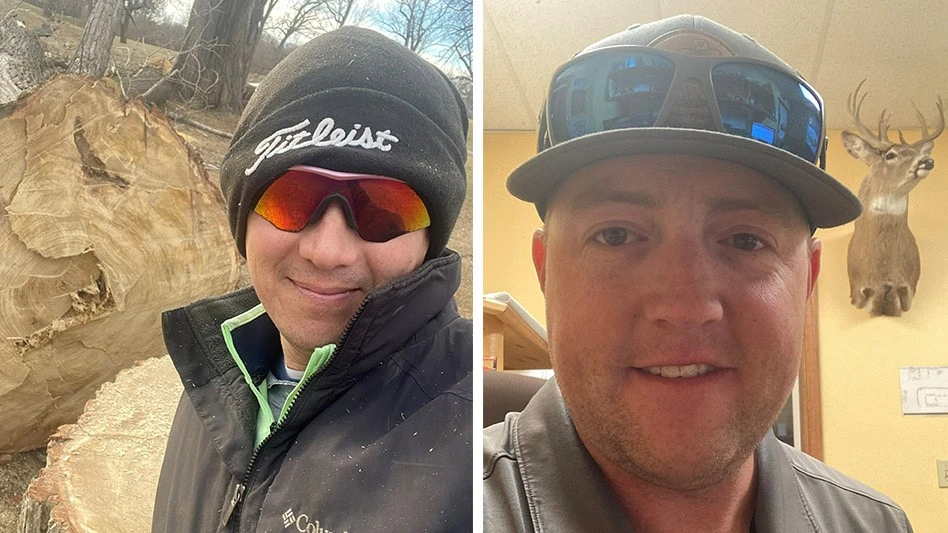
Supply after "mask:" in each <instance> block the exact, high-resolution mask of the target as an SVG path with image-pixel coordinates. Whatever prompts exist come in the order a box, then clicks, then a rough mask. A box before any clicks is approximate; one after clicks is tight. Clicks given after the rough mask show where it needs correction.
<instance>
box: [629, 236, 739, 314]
mask: <svg viewBox="0 0 948 533" xmlns="http://www.w3.org/2000/svg"><path fill="white" fill-rule="evenodd" d="M652 259H653V261H652V263H653V264H652V265H651V269H650V270H651V272H652V276H650V279H649V280H647V281H646V283H649V284H650V285H651V287H649V288H648V289H647V290H646V294H647V295H648V296H649V297H648V298H646V302H645V316H646V318H648V319H649V320H652V321H655V322H657V323H659V324H660V325H662V326H665V327H673V328H676V329H680V330H683V331H687V330H694V329H696V328H699V327H701V326H703V325H706V324H708V323H712V322H716V321H718V320H721V318H723V316H724V307H723V304H722V303H721V300H720V297H719V292H718V290H719V283H717V281H718V279H717V276H718V275H717V274H716V273H715V267H714V259H713V258H712V257H710V255H709V254H708V253H707V252H706V251H704V250H703V249H702V248H701V247H700V246H699V245H697V244H695V243H682V242H678V243H673V242H667V243H664V244H663V245H662V246H661V251H660V252H659V253H658V254H656V255H655V256H653V258H652ZM643 281H645V280H643Z"/></svg>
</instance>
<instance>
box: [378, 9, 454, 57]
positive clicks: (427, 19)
mask: <svg viewBox="0 0 948 533" xmlns="http://www.w3.org/2000/svg"><path fill="white" fill-rule="evenodd" d="M450 15H451V7H450V1H448V0H394V1H393V2H391V4H390V5H389V7H388V8H387V9H382V10H379V11H378V12H376V14H375V23H376V24H378V25H379V27H380V28H382V29H383V30H385V31H387V32H388V33H391V34H392V35H395V36H396V37H398V41H399V42H401V43H402V44H404V45H405V46H407V47H408V48H410V49H411V50H412V51H413V52H416V53H421V52H424V51H425V50H427V49H428V48H431V47H432V46H434V45H436V44H439V43H442V42H443V40H444V38H445V36H446V34H447V33H448V29H447V24H448V20H449V18H450Z"/></svg>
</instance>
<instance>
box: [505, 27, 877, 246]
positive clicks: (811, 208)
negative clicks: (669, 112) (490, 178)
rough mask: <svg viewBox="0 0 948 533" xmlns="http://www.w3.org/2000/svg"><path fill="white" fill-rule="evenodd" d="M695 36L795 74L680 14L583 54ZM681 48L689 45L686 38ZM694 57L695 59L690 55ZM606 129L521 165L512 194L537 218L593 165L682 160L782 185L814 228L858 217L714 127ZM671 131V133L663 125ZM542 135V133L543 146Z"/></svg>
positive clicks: (807, 167)
mask: <svg viewBox="0 0 948 533" xmlns="http://www.w3.org/2000/svg"><path fill="white" fill-rule="evenodd" d="M686 36H687V37H689V38H694V39H695V40H698V41H700V42H701V44H704V45H706V46H707V48H706V49H705V51H707V49H710V50H712V51H714V52H720V55H721V56H724V57H733V58H735V60H736V61H739V60H740V58H749V59H753V60H755V61H763V62H766V63H770V64H772V65H774V67H776V68H778V69H782V70H784V71H791V72H794V71H793V69H792V68H791V67H790V66H789V65H787V64H786V63H784V62H783V61H782V60H781V59H780V58H779V57H777V56H776V55H774V54H773V52H771V51H770V50H767V49H766V48H765V47H763V46H761V45H760V44H758V43H757V42H756V41H754V40H753V39H752V38H750V37H749V36H747V35H743V34H740V33H738V32H735V31H734V30H732V29H730V28H728V27H726V26H723V25H721V24H718V23H717V22H714V21H712V20H709V19H707V18H704V17H700V16H695V15H678V16H674V17H670V18H667V19H662V20H658V21H655V22H650V23H648V24H641V25H635V26H632V27H630V28H629V29H627V30H625V31H622V32H619V33H617V34H615V35H611V36H609V37H606V38H604V39H602V40H600V41H598V42H596V43H593V44H591V45H589V46H588V47H586V48H585V49H584V50H583V51H582V52H580V55H582V54H585V53H588V52H591V51H595V50H597V49H600V48H606V47H612V46H621V45H636V46H643V47H654V48H656V49H662V50H668V51H671V50H673V49H674V48H675V47H676V46H682V45H681V42H682V37H686ZM684 42H685V43H686V44H688V43H690V41H688V40H687V39H685V40H684ZM689 55H695V54H689ZM657 126H659V127H646V128H622V129H614V130H607V131H603V132H599V133H593V134H589V135H585V136H582V137H578V138H575V139H572V140H569V141H565V142H561V143H558V144H556V145H554V146H552V147H550V148H546V149H545V150H543V151H541V152H540V153H538V154H537V155H536V156H535V157H533V158H532V159H530V160H528V161H527V162H525V163H523V164H522V165H520V166H519V167H518V168H517V169H516V170H514V171H513V173H511V174H510V176H509V177H508V178H507V189H508V190H509V191H510V193H511V194H513V195H514V196H516V197H517V198H520V199H521V200H525V201H528V202H533V203H534V204H535V205H536V208H537V212H538V213H539V214H540V218H541V219H542V218H544V217H545V215H546V206H547V204H548V202H549V200H550V199H551V198H552V197H553V195H554V194H555V193H556V191H557V189H558V188H559V186H560V185H561V184H562V182H563V181H564V180H565V179H566V178H567V177H569V175H570V174H572V173H573V172H575V171H576V170H579V169H580V168H582V167H584V166H586V165H588V164H590V163H595V162H597V161H601V160H604V159H609V158H613V157H619V156H624V155H636V154H673V155H674V154H680V155H691V156H700V157H707V158H711V159H720V160H724V161H730V162H734V163H739V164H742V165H745V166H747V167H750V168H753V169H755V170H757V171H759V172H761V173H763V174H764V175H766V176H768V177H770V178H772V179H773V180H774V181H776V182H777V183H779V184H780V185H782V186H783V187H785V188H786V189H787V190H789V191H790V192H791V193H792V194H794V195H795V196H796V197H797V199H798V200H799V202H800V204H801V206H802V207H803V210H804V212H805V215H806V217H807V220H808V222H809V224H810V226H811V228H814V229H815V228H830V227H834V226H839V225H842V224H846V223H847V222H851V221H853V220H855V219H856V218H857V217H858V216H859V214H860V213H861V212H862V205H861V204H860V203H859V199H858V198H856V196H855V195H853V193H852V192H851V191H850V190H849V189H848V188H846V186H844V185H843V184H841V183H840V182H838V181H836V179H834V178H833V177H832V176H830V175H829V174H827V173H826V172H825V171H823V170H822V169H820V168H819V167H818V166H817V165H815V164H813V163H811V162H809V161H806V160H804V159H802V158H800V157H797V156H795V155H793V154H791V153H789V152H786V151H784V150H781V149H779V148H775V147H773V146H771V145H768V144H765V143H762V142H759V141H755V140H752V139H747V138H744V137H738V136H736V135H731V134H727V133H723V132H721V131H716V130H711V129H691V128H690V127H685V126H680V125H677V124H674V125H673V124H658V125H657ZM662 126H676V127H662ZM543 135H544V131H543V130H541V132H540V141H541V142H539V143H538V144H540V145H542V144H543Z"/></svg>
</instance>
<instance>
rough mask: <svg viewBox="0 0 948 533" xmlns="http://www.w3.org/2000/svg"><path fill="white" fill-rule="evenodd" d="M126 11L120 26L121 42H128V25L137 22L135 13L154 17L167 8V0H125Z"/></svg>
mask: <svg viewBox="0 0 948 533" xmlns="http://www.w3.org/2000/svg"><path fill="white" fill-rule="evenodd" d="M124 2H125V11H124V13H123V14H122V23H121V25H120V27H119V42H121V43H125V42H127V40H128V39H127V36H128V25H129V23H131V24H135V18H134V17H135V13H136V12H137V13H139V14H140V15H143V16H144V17H145V18H153V17H155V16H157V15H159V14H160V13H161V12H162V10H164V8H165V4H166V2H165V0H124Z"/></svg>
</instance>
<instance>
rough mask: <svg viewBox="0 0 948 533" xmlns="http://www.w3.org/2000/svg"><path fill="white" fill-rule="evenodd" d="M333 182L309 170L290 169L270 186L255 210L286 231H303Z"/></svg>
mask: <svg viewBox="0 0 948 533" xmlns="http://www.w3.org/2000/svg"><path fill="white" fill-rule="evenodd" d="M331 185H332V183H331V182H327V181H326V180H322V179H314V178H313V176H312V175H310V174H308V173H306V172H301V171H298V170H290V171H288V172H287V173H286V174H284V175H282V176H280V177H279V178H278V179H277V180H276V181H274V182H273V183H271V184H270V186H269V187H267V190H266V191H264V193H263V196H261V197H260V200H258V201H257V206H256V207H255V208H254V212H256V213H257V214H258V215H260V216H262V217H263V218H265V219H266V220H268V221H269V222H270V223H271V224H273V225H274V226H276V227H277V228H279V229H281V230H283V231H300V230H302V229H303V228H305V227H306V225H307V224H309V219H310V217H311V216H312V215H313V212H314V211H316V208H317V207H319V204H320V202H322V200H323V198H325V197H326V195H327V194H329V191H330V190H331V189H332V187H331Z"/></svg>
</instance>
